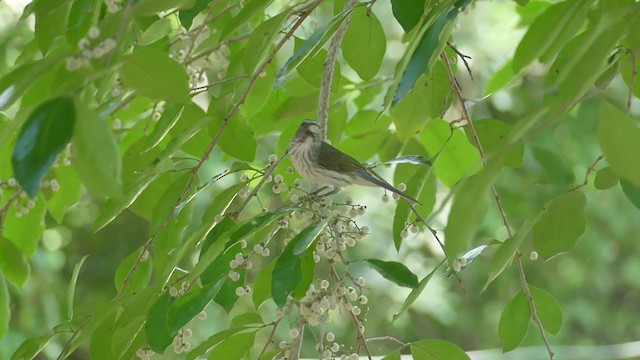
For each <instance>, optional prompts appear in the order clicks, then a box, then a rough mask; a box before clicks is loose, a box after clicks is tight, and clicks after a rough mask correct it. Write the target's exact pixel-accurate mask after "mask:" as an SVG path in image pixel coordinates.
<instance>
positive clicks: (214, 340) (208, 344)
mask: <svg viewBox="0 0 640 360" xmlns="http://www.w3.org/2000/svg"><path fill="white" fill-rule="evenodd" d="M234 320H235V319H234ZM249 328H250V327H249V326H246V325H244V324H242V325H240V324H237V325H232V327H230V328H229V329H226V330H222V331H220V332H217V333H215V334H213V335H211V336H210V337H209V338H208V339H207V340H205V341H203V342H202V343H200V345H198V346H197V347H196V348H194V349H193V350H191V351H190V352H189V355H188V356H187V360H196V359H198V358H200V357H201V356H202V355H204V353H206V352H207V351H208V350H209V349H211V348H212V347H213V346H215V345H216V344H219V343H221V342H222V341H224V340H225V339H228V338H230V337H231V336H233V335H234V334H237V333H238V332H240V331H243V330H246V329H249ZM247 333H249V332H247ZM234 350H235V349H234ZM224 359H226V357H224Z"/></svg>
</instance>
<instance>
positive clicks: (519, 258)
mask: <svg viewBox="0 0 640 360" xmlns="http://www.w3.org/2000/svg"><path fill="white" fill-rule="evenodd" d="M440 58H441V59H442V61H443V62H444V64H445V68H446V69H447V74H448V75H449V80H450V83H451V86H452V87H453V90H454V92H455V94H456V96H457V98H458V101H459V102H460V106H461V107H462V115H463V116H464V119H465V120H467V123H468V124H469V130H471V135H472V137H473V141H474V142H475V144H476V146H477V148H478V151H480V155H481V156H482V162H483V164H484V166H487V154H486V153H485V151H484V148H483V147H482V143H481V142H480V139H479V138H478V133H477V132H476V128H475V126H474V124H473V122H472V121H471V116H470V115H469V111H468V110H467V108H466V106H465V104H464V103H465V98H464V97H463V96H462V89H460V85H459V84H458V81H457V80H456V77H455V75H454V74H453V70H452V68H451V64H450V63H449V58H448V57H447V55H446V54H445V53H444V52H442V54H440ZM491 193H492V195H493V198H494V200H495V202H496V206H497V207H498V211H499V212H500V216H501V218H502V222H503V223H504V227H505V228H506V230H507V234H508V235H509V237H511V236H513V231H512V230H511V227H510V226H509V221H508V219H507V215H506V213H505V211H504V207H503V206H502V201H501V200H500V196H499V194H498V191H497V190H496V187H495V186H493V185H492V186H491ZM516 259H517V264H518V273H519V275H520V285H521V286H522V290H523V291H524V293H525V295H526V298H527V301H528V302H529V308H530V310H531V318H532V319H533V321H534V323H535V324H536V326H537V327H538V330H539V332H540V336H541V337H542V341H543V342H544V345H545V347H546V348H547V352H548V353H549V359H550V360H553V355H554V353H553V350H551V345H550V344H549V340H548V339H547V335H546V334H545V332H544V327H543V326H542V322H541V321H540V317H539V316H538V309H537V308H536V304H535V302H534V300H533V296H532V295H531V291H530V289H529V284H528V283H527V278H526V276H525V273H524V267H523V265H522V252H520V251H517V253H516Z"/></svg>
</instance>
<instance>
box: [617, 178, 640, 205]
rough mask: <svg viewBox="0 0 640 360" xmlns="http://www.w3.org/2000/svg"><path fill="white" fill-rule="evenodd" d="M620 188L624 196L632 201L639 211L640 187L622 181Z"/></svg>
mask: <svg viewBox="0 0 640 360" xmlns="http://www.w3.org/2000/svg"><path fill="white" fill-rule="evenodd" d="M620 186H621V187H622V192H623V193H624V196H626V197H627V199H629V201H631V203H632V204H633V205H634V206H635V207H636V208H638V209H640V186H636V185H634V184H632V183H630V182H628V181H626V180H624V179H620Z"/></svg>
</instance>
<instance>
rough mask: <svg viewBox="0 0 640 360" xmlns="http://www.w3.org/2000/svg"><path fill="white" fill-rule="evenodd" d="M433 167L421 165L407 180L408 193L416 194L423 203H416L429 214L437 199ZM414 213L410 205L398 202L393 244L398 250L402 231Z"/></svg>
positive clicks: (419, 208) (419, 210) (421, 210)
mask: <svg viewBox="0 0 640 360" xmlns="http://www.w3.org/2000/svg"><path fill="white" fill-rule="evenodd" d="M431 170H433V168H430V167H420V168H419V169H418V171H417V172H416V173H415V174H414V175H413V176H412V177H411V178H410V179H409V181H408V182H407V190H406V193H407V194H412V195H413V194H415V196H416V198H417V199H418V201H420V202H421V204H416V205H414V206H415V208H416V210H417V211H418V212H419V213H421V214H429V213H431V211H432V210H433V206H434V205H435V201H436V186H437V184H436V179H435V175H434V174H433V171H431ZM412 214H413V212H412V211H411V209H410V208H409V205H407V204H406V203H405V202H404V201H401V202H398V206H396V211H395V214H394V216H393V244H394V245H395V248H396V250H400V246H401V245H402V240H403V239H402V237H401V236H400V233H401V232H402V230H404V229H405V228H406V227H407V223H408V222H409V218H410V216H411V215H412Z"/></svg>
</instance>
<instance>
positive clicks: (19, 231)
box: [3, 194, 47, 258]
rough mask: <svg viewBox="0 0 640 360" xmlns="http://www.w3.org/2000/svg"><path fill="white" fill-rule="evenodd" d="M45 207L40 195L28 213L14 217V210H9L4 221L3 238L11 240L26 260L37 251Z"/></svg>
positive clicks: (43, 223) (43, 227)
mask: <svg viewBox="0 0 640 360" xmlns="http://www.w3.org/2000/svg"><path fill="white" fill-rule="evenodd" d="M46 214H47V206H46V204H45V201H44V197H43V196H42V194H40V195H38V198H37V199H36V200H35V206H34V207H33V208H32V209H29V212H28V213H27V214H26V215H24V214H22V215H21V216H16V215H17V214H16V208H12V209H10V210H9V213H8V214H7V216H6V218H5V221H4V232H3V234H4V237H6V238H7V239H9V240H11V242H13V243H14V244H15V245H16V247H18V249H20V250H21V251H22V252H23V253H24V254H25V255H26V256H27V258H30V257H32V256H33V255H34V254H35V253H36V250H37V249H38V242H40V239H41V238H42V233H43V232H44V229H45V226H44V225H45V222H44V219H45V215H46Z"/></svg>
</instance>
